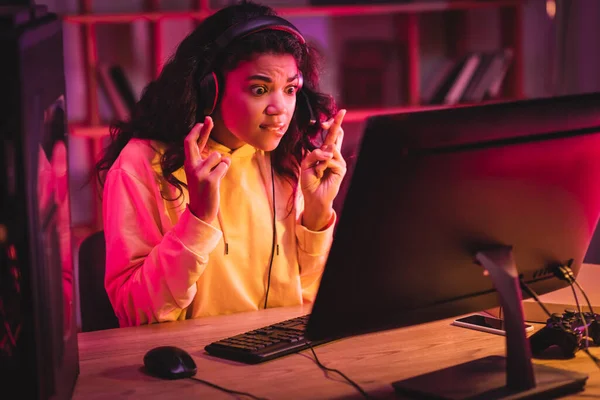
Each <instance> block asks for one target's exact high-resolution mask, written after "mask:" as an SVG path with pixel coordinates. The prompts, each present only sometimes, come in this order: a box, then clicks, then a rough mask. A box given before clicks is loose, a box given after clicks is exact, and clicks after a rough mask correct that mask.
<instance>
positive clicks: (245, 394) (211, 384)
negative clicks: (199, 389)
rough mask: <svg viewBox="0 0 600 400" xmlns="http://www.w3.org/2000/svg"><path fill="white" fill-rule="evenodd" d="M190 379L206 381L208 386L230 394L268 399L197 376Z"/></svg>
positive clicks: (260, 399)
mask: <svg viewBox="0 0 600 400" xmlns="http://www.w3.org/2000/svg"><path fill="white" fill-rule="evenodd" d="M188 379H191V380H193V381H198V382H201V383H204V384H205V385H207V386H210V387H212V388H215V389H219V390H222V391H223V392H225V393H229V394H237V395H240V396H247V397H250V398H251V399H254V400H267V399H266V398H264V397H257V396H255V395H253V394H251V393H246V392H238V391H237V390H231V389H227V388H224V387H223V386H219V385H216V384H214V383H212V382H209V381H205V380H204V379H200V378H196V377H194V376H190V377H189V378H188Z"/></svg>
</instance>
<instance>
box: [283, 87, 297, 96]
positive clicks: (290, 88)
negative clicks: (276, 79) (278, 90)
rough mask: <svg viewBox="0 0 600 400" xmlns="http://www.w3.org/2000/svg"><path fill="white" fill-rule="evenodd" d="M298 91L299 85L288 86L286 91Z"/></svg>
mask: <svg viewBox="0 0 600 400" xmlns="http://www.w3.org/2000/svg"><path fill="white" fill-rule="evenodd" d="M297 91H298V86H288V87H287V88H286V89H285V92H286V93H287V94H290V95H293V94H296V92H297Z"/></svg>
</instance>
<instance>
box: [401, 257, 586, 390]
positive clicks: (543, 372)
mask: <svg viewBox="0 0 600 400" xmlns="http://www.w3.org/2000/svg"><path fill="white" fill-rule="evenodd" d="M475 258H476V260H477V261H478V262H479V263H480V264H481V265H482V266H483V267H484V268H485V269H486V270H487V271H488V272H489V274H490V277H491V279H492V281H493V282H494V286H495V288H496V290H497V291H498V295H499V297H500V305H501V306H502V308H503V310H504V325H505V330H506V357H502V356H490V357H485V358H481V359H478V360H474V361H470V362H467V363H464V364H459V365H456V366H453V367H450V368H446V369H442V370H439V371H434V372H431V373H428V374H425V375H420V376H416V377H414V378H410V379H407V380H403V381H398V382H394V383H393V384H392V385H393V386H394V389H395V390H396V392H397V393H398V394H400V395H403V396H409V397H411V398H419V399H529V398H534V397H535V398H555V397H558V396H562V395H565V394H568V393H573V392H577V391H580V390H583V386H584V385H585V382H586V380H587V378H588V376H587V375H585V374H581V373H578V372H571V371H567V370H562V369H558V368H552V367H547V366H545V365H537V364H533V363H532V362H531V349H530V347H529V341H528V339H527V337H526V334H525V321H524V319H523V308H522V304H521V301H522V296H521V289H520V285H519V275H518V272H517V268H516V265H515V262H514V259H513V255H512V249H511V248H510V247H501V248H496V249H493V250H487V251H481V252H478V253H477V255H476V257H475ZM431 356H432V357H433V355H431Z"/></svg>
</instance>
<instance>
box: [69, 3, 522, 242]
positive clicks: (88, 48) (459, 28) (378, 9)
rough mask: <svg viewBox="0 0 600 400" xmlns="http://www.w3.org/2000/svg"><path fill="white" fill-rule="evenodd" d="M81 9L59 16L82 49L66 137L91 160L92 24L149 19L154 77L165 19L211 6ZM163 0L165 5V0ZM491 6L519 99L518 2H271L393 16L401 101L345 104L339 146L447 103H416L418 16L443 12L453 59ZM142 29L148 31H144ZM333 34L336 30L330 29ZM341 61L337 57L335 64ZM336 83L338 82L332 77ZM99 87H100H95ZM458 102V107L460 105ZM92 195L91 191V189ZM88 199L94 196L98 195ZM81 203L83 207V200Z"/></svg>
mask: <svg viewBox="0 0 600 400" xmlns="http://www.w3.org/2000/svg"><path fill="white" fill-rule="evenodd" d="M78 1H79V12H78V13H76V14H67V15H63V21H64V22H65V24H70V25H73V26H74V27H75V28H74V29H78V30H79V31H80V43H79V48H80V52H79V53H80V54H78V56H80V57H81V60H82V68H83V72H84V78H85V79H84V84H85V91H84V94H83V98H81V101H82V102H84V103H85V112H84V114H85V117H83V118H82V119H80V120H71V121H69V132H70V134H71V135H73V136H76V137H78V138H79V139H84V140H88V141H89V143H90V144H89V154H88V155H87V156H86V157H87V159H88V160H95V159H96V158H97V156H98V154H99V153H100V151H101V149H102V146H103V144H104V143H106V141H105V139H106V137H107V135H108V133H109V130H108V126H107V121H104V120H103V118H101V113H100V109H99V108H100V107H99V106H100V105H99V96H98V91H99V83H100V82H99V81H98V69H99V66H100V64H101V63H102V61H103V60H101V59H99V55H98V53H99V51H98V37H97V36H98V33H97V30H96V28H98V27H100V28H99V29H102V28H103V27H107V26H109V27H110V26H116V25H119V24H120V25H123V24H125V25H127V24H134V23H137V22H139V21H144V22H147V24H146V26H147V28H144V32H143V34H144V35H145V36H146V38H147V39H148V40H147V43H148V49H147V50H148V52H147V54H148V57H147V59H148V62H147V65H144V67H143V68H147V70H143V71H142V72H143V73H144V74H145V75H147V76H148V77H157V76H158V74H159V73H160V68H161V64H162V60H161V54H163V49H164V48H165V46H166V45H165V43H163V40H164V35H162V34H161V32H162V29H163V28H164V27H163V25H164V23H165V22H169V21H190V20H191V21H192V22H193V23H194V24H197V23H199V22H200V21H202V20H203V19H204V18H206V17H208V16H209V15H211V14H212V13H214V12H215V11H216V9H215V8H211V6H210V1H209V0H191V1H190V2H189V7H187V9H185V10H177V11H173V10H164V9H161V7H160V5H161V2H160V0H143V10H141V11H139V12H127V13H96V12H94V11H93V4H92V3H93V0H78ZM163 3H164V2H163ZM476 9H488V10H492V9H493V10H496V11H497V12H498V15H499V23H498V28H497V29H499V30H500V32H498V35H499V38H500V40H499V43H498V46H500V47H502V48H511V49H512V50H513V53H514V57H513V60H512V63H511V65H510V68H509V70H508V72H507V75H506V77H505V79H504V81H503V86H502V97H503V98H509V99H518V98H522V97H523V56H522V41H523V38H522V35H523V33H522V26H521V25H522V14H523V10H522V0H447V1H441V0H440V1H435V0H428V1H422V2H402V3H387V4H375V5H335V6H315V5H309V6H304V7H278V8H277V7H276V10H277V12H278V13H279V15H282V16H287V17H294V18H296V17H331V18H336V19H337V18H339V17H341V18H343V17H352V18H360V19H362V18H369V17H375V18H377V17H378V16H384V17H386V18H388V16H389V18H392V21H393V22H392V23H393V31H392V35H393V36H394V38H393V42H392V43H393V45H394V46H396V48H397V54H398V56H399V62H400V64H401V65H402V68H400V70H399V71H398V77H397V78H398V79H397V80H398V81H399V82H400V83H401V85H400V86H401V87H402V93H401V98H402V101H401V103H400V104H397V105H396V104H394V105H393V106H389V107H388V106H386V107H378V108H349V109H348V113H347V115H346V118H345V124H346V126H347V129H346V131H347V132H348V135H347V140H346V141H345V143H344V144H345V146H346V145H348V146H351V145H352V143H353V142H355V140H354V138H351V137H350V136H351V135H352V134H353V133H354V132H355V131H358V130H359V129H358V128H357V126H359V125H360V124H361V122H362V121H364V120H365V119H366V118H367V117H368V116H371V115H377V114H383V113H388V112H410V111H418V110H425V109H432V108H440V107H447V106H430V105H426V104H423V103H422V88H421V75H422V73H423V60H421V53H420V47H421V45H422V43H421V40H422V38H421V35H422V32H423V30H427V29H429V26H428V25H427V23H425V22H424V20H425V19H426V18H425V17H424V15H425V14H427V13H441V14H443V20H444V25H445V30H444V33H443V36H444V46H445V50H444V51H445V52H446V54H445V55H446V56H448V57H459V56H461V55H462V54H465V52H467V51H468V50H469V49H468V47H469V43H468V40H467V39H468V35H469V26H468V25H469V24H468V18H467V12H468V11H469V10H476ZM146 29H147V30H146ZM333 34H334V35H335V34H336V32H334V33H333ZM337 63H338V65H339V60H338V61H337ZM338 80H339V79H338ZM100 90H101V88H100ZM463 105H464V104H460V105H459V106H463ZM93 190H94V192H96V190H97V188H94V189H93ZM91 197H92V198H93V199H94V200H95V201H98V199H99V196H98V193H93V194H92V195H91ZM82 206H83V205H82ZM88 207H90V209H91V212H92V214H94V215H93V217H90V218H89V219H88V220H87V222H86V223H85V224H86V227H90V229H91V230H92V231H93V230H96V229H101V228H100V227H101V221H102V219H101V207H100V206H99V203H98V204H91V205H88Z"/></svg>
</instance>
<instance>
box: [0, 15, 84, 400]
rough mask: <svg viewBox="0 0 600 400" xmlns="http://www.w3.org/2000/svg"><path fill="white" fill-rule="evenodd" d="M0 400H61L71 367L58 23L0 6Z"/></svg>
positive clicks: (75, 369)
mask: <svg viewBox="0 0 600 400" xmlns="http://www.w3.org/2000/svg"><path fill="white" fill-rule="evenodd" d="M0 55H1V57H0V59H1V60H2V61H1V62H0V65H1V71H2V72H1V74H0V88H1V90H2V94H1V96H0V398H2V399H12V398H18V399H68V398H71V397H72V394H73V390H74V387H75V383H76V380H77V376H78V374H79V358H78V347H77V326H76V318H75V315H76V314H75V307H74V306H73V305H74V304H75V302H74V301H73V299H74V291H75V290H76V288H75V282H74V280H73V262H72V261H73V260H72V250H71V233H70V225H71V224H70V206H69V205H70V201H69V200H70V199H69V187H68V168H67V165H68V163H67V153H68V143H67V134H66V104H65V79H64V65H63V41H62V24H61V21H60V19H59V18H58V17H57V15H56V14H53V13H49V12H48V11H47V9H46V8H45V7H43V6H35V5H17V6H2V7H0Z"/></svg>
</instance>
